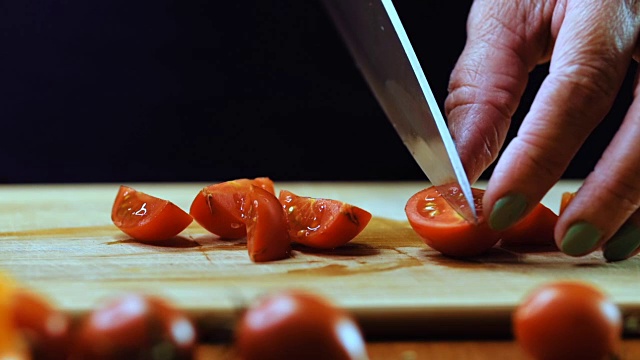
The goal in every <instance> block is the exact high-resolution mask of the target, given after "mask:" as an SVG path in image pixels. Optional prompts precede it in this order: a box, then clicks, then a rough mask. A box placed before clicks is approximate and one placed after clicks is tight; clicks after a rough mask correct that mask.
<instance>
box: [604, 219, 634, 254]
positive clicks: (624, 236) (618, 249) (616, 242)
mask: <svg viewBox="0 0 640 360" xmlns="http://www.w3.org/2000/svg"><path fill="white" fill-rule="evenodd" d="M639 246H640V228H638V227H637V226H635V225H633V224H630V223H625V224H624V225H622V227H621V228H620V230H618V232H616V233H615V235H613V237H612V238H611V240H609V241H608V242H607V243H606V244H604V246H603V251H602V255H603V256H604V258H605V259H607V260H608V261H620V260H624V259H626V258H628V257H629V255H631V253H632V252H634V251H635V250H636V249H637V248H638V247H639Z"/></svg>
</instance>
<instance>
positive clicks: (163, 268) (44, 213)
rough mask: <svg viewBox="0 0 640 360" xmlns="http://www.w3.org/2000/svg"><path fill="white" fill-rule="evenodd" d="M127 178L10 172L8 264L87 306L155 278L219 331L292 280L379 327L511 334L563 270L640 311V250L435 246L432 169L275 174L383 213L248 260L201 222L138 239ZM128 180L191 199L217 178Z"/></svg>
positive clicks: (1, 256)
mask: <svg viewBox="0 0 640 360" xmlns="http://www.w3.org/2000/svg"><path fill="white" fill-rule="evenodd" d="M118 185H119V184H89V185H50V186H42V185H38V186H35V185H33V186H29V185H22V186H9V185H6V186H0V268H2V269H4V270H5V271H7V272H8V273H10V274H11V275H12V276H14V277H15V278H16V279H17V280H18V281H19V282H20V283H22V284H24V286H26V287H29V288H32V289H34V290H36V291H38V292H40V293H42V294H44V295H46V296H48V297H49V298H51V299H52V301H54V302H55V303H56V304H57V305H58V306H60V307H61V308H63V309H65V311H68V312H69V313H72V314H75V315H78V316H79V315H82V314H83V313H86V312H87V311H88V310H90V309H91V308H93V307H94V306H95V305H96V304H97V303H98V302H99V301H101V300H102V299H105V298H107V297H109V296H113V295H115V294H117V293H120V292H124V291H144V292H148V293H153V294H158V295H160V296H164V297H166V298H168V299H170V300H172V301H174V302H175V303H176V304H177V305H178V306H180V307H181V308H183V309H184V310H185V311H187V312H189V313H190V314H192V316H193V317H194V319H196V320H197V321H198V323H199V326H200V327H201V328H202V329H205V331H207V332H211V333H216V332H217V331H219V330H221V329H222V330H224V329H228V328H229V327H230V326H231V324H233V321H234V320H235V318H236V316H237V314H238V311H239V310H240V309H241V308H242V307H243V306H245V305H246V304H247V303H249V302H250V301H251V300H252V299H254V298H255V297H257V296H259V295H261V294H263V293H266V292H270V291H274V290H277V289H282V288H292V287H295V288H303V289H308V290H311V291H314V292H317V293H320V294H322V295H325V296H327V297H329V298H330V299H332V300H333V301H335V302H336V303H337V304H338V305H339V306H342V307H344V308H346V309H348V310H350V311H352V312H353V313H354V314H355V315H356V317H357V318H358V319H359V320H360V321H361V324H362V325H363V328H365V330H366V331H367V333H368V334H370V336H372V337H376V336H381V337H384V336H388V335H390V334H393V335H396V336H398V335H399V334H411V335H413V336H415V335H416V334H419V335H421V336H432V335H450V334H456V335H465V334H466V335H470V336H475V335H480V336H486V335H487V334H503V335H504V334H508V331H509V327H508V326H509V316H510V312H511V311H512V310H513V308H514V307H515V306H516V305H517V304H518V302H519V301H520V300H521V299H522V298H523V296H524V295H525V294H526V293H527V292H528V291H530V290H531V289H532V288H533V287H535V286H537V285H539V284H541V283H544V282H548V281H551V280H557V279H580V280H584V281H588V282H591V283H594V284H596V285H598V286H600V287H601V288H602V289H604V290H605V291H606V292H607V293H609V294H610V295H611V296H612V297H613V299H614V300H615V301H616V303H618V304H619V305H620V306H621V308H622V309H623V311H624V313H625V315H626V316H627V317H628V320H629V323H632V322H633V321H635V320H634V319H636V315H637V314H640V286H638V278H639V275H640V257H635V258H632V259H630V260H627V261H625V262H620V263H606V262H605V261H604V260H603V259H602V257H601V254H599V253H594V254H591V255H589V256H585V257H582V258H572V257H568V256H565V255H563V254H561V253H559V252H557V251H551V250H549V249H542V250H541V249H535V250H536V251H527V252H522V251H513V250H506V249H500V248H496V249H494V250H493V251H490V252H489V253H488V254H486V255H484V256H481V257H478V258H474V259H470V260H467V261H461V260H455V259H451V258H447V257H444V256H442V255H440V254H439V253H437V252H436V251H433V250H432V249H430V248H428V247H427V246H426V245H425V244H424V243H423V242H422V241H421V240H420V239H419V238H418V237H417V236H416V235H415V233H413V231H412V230H411V228H410V227H409V225H408V223H407V222H406V221H405V218H404V204H405V203H406V200H407V199H408V198H409V196H411V195H412V194H413V193H415V192H417V191H418V190H420V189H422V188H424V187H426V186H428V184H427V183H277V182H276V186H277V188H286V189H289V190H291V191H293V192H295V193H298V194H299V195H307V196H324V197H329V198H334V199H340V200H343V201H347V202H351V203H353V204H356V205H359V206H361V207H363V208H365V209H367V210H369V211H371V212H372V213H373V214H374V218H373V219H372V221H371V223H370V225H369V226H368V227H367V228H366V229H365V230H364V232H363V233H362V234H361V235H360V236H358V237H357V239H355V240H354V241H353V242H352V243H350V244H348V245H346V246H344V247H341V248H338V249H335V250H331V251H318V250H312V249H308V248H304V247H301V246H297V247H295V249H294V256H293V257H292V258H291V259H287V260H283V261H277V262H272V263H266V264H255V263H252V262H251V261H250V259H249V257H248V254H247V251H246V246H245V245H246V244H245V241H244V240H238V241H226V240H220V239H218V238H217V237H216V236H214V235H211V234H208V233H207V232H206V231H205V230H204V229H202V228H201V227H200V226H198V225H196V224H192V225H191V226H190V227H189V228H188V229H187V230H185V231H184V232H183V233H182V234H180V236H179V237H177V238H175V239H172V240H170V241H165V242H161V243H155V244H144V243H140V242H137V241H135V240H132V239H129V238H128V237H127V236H126V235H124V234H123V233H121V232H120V231H119V230H118V229H117V228H115V226H113V224H112V223H111V220H110V210H111V204H112V202H113V199H114V197H115V194H116V193H117V188H118ZM127 185H130V186H132V187H134V188H136V189H139V190H141V191H145V192H148V193H149V194H152V195H155V196H159V197H163V198H165V199H168V200H171V201H173V202H175V203H176V204H177V205H179V206H181V207H182V208H183V209H185V210H188V208H189V205H190V202H191V200H192V199H193V197H194V196H195V194H196V193H197V191H199V190H200V188H201V187H202V186H204V185H207V184H127ZM481 185H482V184H480V186H481ZM578 186H579V182H563V183H559V184H558V185H557V186H556V187H554V188H553V189H552V191H550V192H549V194H548V195H547V197H545V199H544V201H543V202H545V203H546V204H547V205H548V206H550V207H551V208H552V209H554V210H556V211H557V208H558V206H559V203H560V195H561V193H562V192H563V191H573V190H575V189H577V187H578ZM529 250H531V249H529Z"/></svg>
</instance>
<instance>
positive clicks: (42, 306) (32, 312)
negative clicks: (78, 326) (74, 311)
mask: <svg viewBox="0 0 640 360" xmlns="http://www.w3.org/2000/svg"><path fill="white" fill-rule="evenodd" d="M12 312H13V321H14V324H15V326H16V329H17V330H18V332H19V333H20V335H21V336H22V337H23V339H24V340H25V341H26V344H27V346H28V347H29V350H30V352H31V356H32V358H33V359H46V360H63V359H67V358H68V356H69V346H70V344H71V331H72V330H71V319H70V318H69V316H68V315H66V314H65V313H63V312H62V311H60V310H58V309H57V308H55V307H54V306H53V305H52V304H51V303H50V302H49V301H47V300H46V299H45V298H44V297H42V296H41V295H38V294H36V293H33V292H31V291H27V290H22V289H21V290H18V291H16V292H15V293H14V295H13V305H12Z"/></svg>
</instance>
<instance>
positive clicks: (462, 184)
mask: <svg viewBox="0 0 640 360" xmlns="http://www.w3.org/2000/svg"><path fill="white" fill-rule="evenodd" d="M324 3H325V6H326V8H327V9H328V11H329V14H330V15H331V17H332V19H333V21H334V23H335V24H336V27H337V28H338V30H339V31H340V33H341V35H342V37H343V39H344V40H345V43H346V44H347V47H348V48H349V51H350V53H351V55H352V57H353V58H354V59H355V61H356V63H357V65H358V68H359V69H360V71H361V72H362V74H363V75H364V77H365V79H366V80H367V82H368V84H369V87H370V88H371V90H372V92H373V93H374V95H375V96H376V98H377V100H378V102H379V103H380V105H381V107H382V108H383V110H384V111H385V113H386V115H387V117H388V118H389V120H390V121H391V123H392V124H393V126H394V128H395V129H396V131H397V132H398V135H399V136H400V137H401V139H402V141H403V142H404V144H405V145H406V146H407V148H408V149H409V151H410V152H411V154H412V155H413V157H414V159H415V160H416V162H417V163H418V165H419V166H420V168H421V169H422V170H423V171H424V173H425V174H426V175H427V177H428V178H429V181H430V182H431V183H432V184H433V185H434V186H436V188H437V189H438V191H440V192H441V193H442V194H443V197H444V198H445V199H447V201H448V202H449V203H450V204H451V206H452V207H453V208H454V209H455V210H456V211H457V212H458V213H459V214H460V215H461V216H463V217H464V218H465V219H467V220H468V221H471V222H476V221H477V214H476V211H475V206H472V205H473V195H472V193H471V186H470V184H469V180H468V178H467V175H466V173H465V171H464V168H463V166H462V162H461V161H460V157H459V155H458V153H457V151H456V148H455V145H454V143H453V139H452V138H451V134H450V133H449V130H448V128H447V125H446V123H445V120H444V118H443V116H442V114H441V112H440V109H439V107H438V104H437V102H436V100H435V98H434V96H433V93H432V92H431V88H430V87H429V84H428V82H427V79H426V77H425V75H424V73H423V71H422V68H421V66H420V63H419V61H418V59H417V56H416V54H415V52H414V50H413V48H412V46H411V43H410V42H409V38H408V37H407V34H406V32H405V30H404V28H403V26H402V23H401V22H400V18H399V17H398V14H397V12H396V10H395V8H394V6H393V3H392V2H391V1H390V0H350V1H343V0H324ZM452 189H455V191H452ZM460 194H462V196H460Z"/></svg>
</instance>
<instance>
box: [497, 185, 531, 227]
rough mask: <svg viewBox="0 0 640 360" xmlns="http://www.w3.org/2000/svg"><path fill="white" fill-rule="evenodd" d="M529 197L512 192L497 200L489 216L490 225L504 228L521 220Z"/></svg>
mask: <svg viewBox="0 0 640 360" xmlns="http://www.w3.org/2000/svg"><path fill="white" fill-rule="evenodd" d="M527 205H528V203H527V199H526V198H525V197H524V195H522V194H510V195H507V196H505V197H503V198H501V199H500V200H498V201H496V203H495V204H494V205H493V210H491V215H490V216H489V226H490V227H491V228H492V229H494V230H498V231H500V230H504V229H506V228H508V227H509V226H511V225H513V224H515V223H516V222H518V220H520V218H521V217H522V214H523V213H524V211H525V210H526V209H527Z"/></svg>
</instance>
